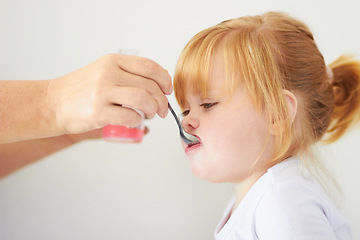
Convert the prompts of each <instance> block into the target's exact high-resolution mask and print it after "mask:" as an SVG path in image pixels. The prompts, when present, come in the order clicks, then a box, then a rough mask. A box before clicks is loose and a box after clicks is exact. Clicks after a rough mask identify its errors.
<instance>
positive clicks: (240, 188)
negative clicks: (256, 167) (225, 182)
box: [231, 169, 267, 214]
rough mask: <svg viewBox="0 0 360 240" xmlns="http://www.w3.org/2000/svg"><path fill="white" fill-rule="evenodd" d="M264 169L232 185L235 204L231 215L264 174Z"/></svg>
mask: <svg viewBox="0 0 360 240" xmlns="http://www.w3.org/2000/svg"><path fill="white" fill-rule="evenodd" d="M266 171H267V170H266V169H264V170H260V171H257V172H256V173H253V174H252V175H251V176H249V177H248V178H246V179H244V180H243V181H241V182H238V183H233V189H234V192H235V198H236V200H235V204H234V206H233V208H232V210H231V214H232V213H233V212H234V211H235V209H236V208H237V207H238V206H239V204H240V203H241V201H242V200H243V199H244V197H245V195H246V194H247V193H248V192H249V190H250V189H251V187H252V186H253V185H254V184H255V183H256V181H257V180H259V178H260V177H261V176H262V175H264V174H265V173H266Z"/></svg>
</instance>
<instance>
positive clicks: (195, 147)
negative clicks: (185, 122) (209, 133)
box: [185, 135, 202, 153]
mask: <svg viewBox="0 0 360 240" xmlns="http://www.w3.org/2000/svg"><path fill="white" fill-rule="evenodd" d="M195 137H196V138H197V139H198V140H199V142H198V143H195V144H193V143H190V144H189V145H187V146H186V147H185V153H188V152H191V151H193V150H195V149H197V148H199V147H201V146H202V142H201V139H200V138H199V137H198V136H196V135H195Z"/></svg>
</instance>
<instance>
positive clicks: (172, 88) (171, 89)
mask: <svg viewBox="0 0 360 240" xmlns="http://www.w3.org/2000/svg"><path fill="white" fill-rule="evenodd" d="M173 90H174V86H173V85H172V84H171V87H170V90H169V94H171V93H172V92H173Z"/></svg>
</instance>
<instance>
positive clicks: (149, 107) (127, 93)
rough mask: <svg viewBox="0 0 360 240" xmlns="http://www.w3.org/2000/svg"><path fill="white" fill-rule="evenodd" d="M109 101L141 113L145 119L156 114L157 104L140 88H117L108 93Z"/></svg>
mask: <svg viewBox="0 0 360 240" xmlns="http://www.w3.org/2000/svg"><path fill="white" fill-rule="evenodd" d="M109 96H110V98H109V101H110V102H111V103H113V104H116V105H121V106H122V105H126V106H129V107H132V108H135V109H137V110H140V111H142V112H143V113H144V114H145V116H146V117H147V118H153V117H154V116H155V114H156V113H157V112H158V108H159V106H158V103H157V101H156V100H155V99H154V98H153V97H152V95H150V94H149V93H148V92H147V91H146V90H144V89H141V88H131V87H117V88H113V89H112V91H111V93H110V95H109Z"/></svg>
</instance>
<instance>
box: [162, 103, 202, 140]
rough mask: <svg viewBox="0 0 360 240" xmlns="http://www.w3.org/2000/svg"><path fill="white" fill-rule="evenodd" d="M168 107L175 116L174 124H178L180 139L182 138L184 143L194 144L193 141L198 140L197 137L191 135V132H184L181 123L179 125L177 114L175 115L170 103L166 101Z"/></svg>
mask: <svg viewBox="0 0 360 240" xmlns="http://www.w3.org/2000/svg"><path fill="white" fill-rule="evenodd" d="M168 107H169V110H170V112H171V113H172V115H173V116H174V118H175V121H176V124H177V125H178V128H179V134H180V138H181V140H182V141H183V142H184V143H185V144H186V145H189V144H194V143H197V142H199V139H198V138H197V137H195V136H194V135H191V134H189V133H187V132H185V130H184V129H183V127H182V125H181V123H180V120H179V118H178V116H177V115H176V113H175V112H174V109H173V108H172V107H171V105H170V103H168Z"/></svg>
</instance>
